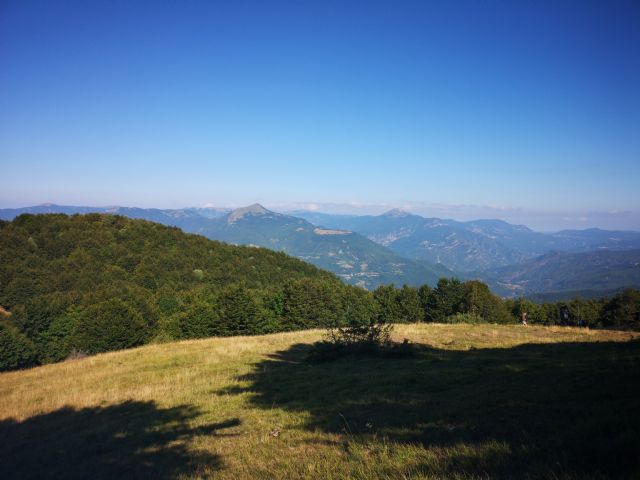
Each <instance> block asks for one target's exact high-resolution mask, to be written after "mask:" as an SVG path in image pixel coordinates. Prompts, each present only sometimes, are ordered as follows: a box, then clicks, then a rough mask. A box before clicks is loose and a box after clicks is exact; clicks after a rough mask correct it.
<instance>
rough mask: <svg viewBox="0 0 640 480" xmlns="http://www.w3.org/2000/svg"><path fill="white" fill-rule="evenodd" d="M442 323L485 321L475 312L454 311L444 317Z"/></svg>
mask: <svg viewBox="0 0 640 480" xmlns="http://www.w3.org/2000/svg"><path fill="white" fill-rule="evenodd" d="M444 323H486V320H485V319H484V318H482V317H481V316H480V315H477V314H475V313H455V314H453V315H449V316H448V317H447V318H445V319H444Z"/></svg>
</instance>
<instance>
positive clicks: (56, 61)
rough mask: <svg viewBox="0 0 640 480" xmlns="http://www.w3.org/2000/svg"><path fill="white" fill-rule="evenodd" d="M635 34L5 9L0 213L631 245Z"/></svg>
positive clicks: (540, 19)
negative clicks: (344, 215)
mask: <svg viewBox="0 0 640 480" xmlns="http://www.w3.org/2000/svg"><path fill="white" fill-rule="evenodd" d="M638 25H640V4H639V3H638V2H637V1H616V2H582V1H567V2H550V1H548V2H547V1H542V2H529V3H526V4H525V3H524V2H497V1H488V2H475V1H453V2H403V1H393V2H391V1H389V2H374V1H372V2H348V1H340V2H331V1H328V2H244V1H239V2H212V1H192V2H162V3H158V2H144V1H143V2H122V1H94V2H74V1H65V2H40V1H27V2H19V1H14V0H8V1H5V2H3V3H2V6H0V72H1V74H0V206H1V207H18V206H27V205H33V204H38V203H44V202H55V203H59V204H75V205H116V204H117V205H133V206H140V207H161V208H178V207H184V206H186V205H198V206H202V205H205V204H207V203H212V204H214V205H217V206H230V205H246V204H249V203H252V202H255V201H259V202H262V203H264V204H266V205H268V206H276V205H283V206H285V205H286V206H287V207H286V208H287V209H288V208H290V207H289V206H291V208H292V209H295V208H297V207H296V206H295V204H296V203H297V202H305V201H313V202H315V203H318V204H319V205H329V204H333V205H345V204H346V205H356V207H357V206H358V205H375V206H380V207H385V208H386V207H387V206H389V207H400V208H403V207H404V206H405V205H410V206H411V207H412V211H415V212H416V213H420V214H424V215H429V216H438V217H445V218H446V217H449V218H458V219H463V220H464V219H469V218H483V217H484V218H487V217H488V218H503V219H505V220H508V221H510V222H513V223H525V224H527V225H529V226H532V227H534V228H537V229H545V230H551V229H559V228H587V227H592V226H599V227H604V228H617V229H638V228H640V225H639V222H638V217H639V214H638V212H639V210H640V207H639V206H640V189H638V188H637V184H638V179H639V178H640V134H639V132H640V89H638V87H637V86H638V85H640V28H638ZM482 206H488V207H482ZM356 207H354V208H352V210H351V211H352V213H356V212H358V211H359V210H358V208H356ZM376 208H377V207H376ZM438 208H440V212H441V213H438V211H437V209H438ZM381 211H382V208H380V209H379V210H376V212H373V213H380V212H381ZM365 213H372V212H365ZM476 213H477V214H476Z"/></svg>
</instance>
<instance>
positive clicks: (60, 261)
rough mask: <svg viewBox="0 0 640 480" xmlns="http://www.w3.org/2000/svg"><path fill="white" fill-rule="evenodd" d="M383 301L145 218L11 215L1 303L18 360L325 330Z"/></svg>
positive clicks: (306, 268) (3, 237)
mask: <svg viewBox="0 0 640 480" xmlns="http://www.w3.org/2000/svg"><path fill="white" fill-rule="evenodd" d="M371 303H372V299H371V295H370V294H368V293H367V292H365V291H364V290H361V289H358V288H355V287H348V286H346V285H344V284H343V283H342V282H341V281H339V280H338V279H337V278H336V277H334V276H333V275H332V274H330V273H328V272H325V271H322V270H320V269H318V268H316V267H314V266H312V265H309V264H307V263H304V262H302V261H300V260H297V259H294V258H292V257H289V256H287V255H285V254H283V253H278V252H274V251H271V250H267V249H263V248H253V247H237V246H231V245H226V244H223V243H219V242H215V241H211V240H208V239H205V238H203V237H200V236H197V235H190V234H185V233H183V232H182V231H180V230H179V229H177V228H172V227H166V226H162V225H159V224H155V223H151V222H147V221H143V220H131V219H128V218H124V217H119V216H112V215H101V214H89V215H84V216H79V215H76V216H71V217H68V216H65V215H22V216H20V217H18V218H16V219H15V220H14V221H13V222H11V223H8V222H0V306H1V307H3V308H4V309H6V310H7V311H8V312H10V315H3V317H2V318H0V337H1V338H0V343H1V344H2V355H4V356H8V357H12V356H13V357H12V358H15V362H14V363H15V366H20V365H24V364H30V363H33V362H36V361H37V362H50V361H57V360H60V359H63V358H66V357H67V356H68V355H69V354H70V353H72V351H74V350H77V351H81V352H85V353H96V352H101V351H107V350H114V349H119V348H127V347H131V346H135V345H139V344H142V343H146V342H149V341H152V340H170V339H178V338H193V337H205V336H211V335H237V334H243V333H266V332H272V331H283V330H291V329H299V328H305V327H310V326H317V325H320V324H322V323H323V322H330V321H336V320H340V319H343V318H344V316H345V311H346V308H349V309H350V311H352V312H358V309H359V308H360V307H361V306H363V308H365V309H366V308H371ZM362 315H363V316H364V315H366V314H365V313H363V314H362ZM8 338H11V339H12V342H13V340H15V342H13V343H12V345H14V346H13V347H11V348H9V347H8V346H7V345H9V342H8V340H7V339H8ZM16 342H17V343H16ZM12 352H13V353H12Z"/></svg>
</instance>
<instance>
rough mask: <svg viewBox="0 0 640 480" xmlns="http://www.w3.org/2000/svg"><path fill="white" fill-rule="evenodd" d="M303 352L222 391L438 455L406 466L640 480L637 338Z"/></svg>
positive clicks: (264, 365) (284, 354)
mask: <svg viewBox="0 0 640 480" xmlns="http://www.w3.org/2000/svg"><path fill="white" fill-rule="evenodd" d="M313 348H314V347H312V346H309V345H294V346H293V347H291V348H290V349H288V350H286V351H281V352H278V353H277V354H276V355H272V356H270V357H269V358H266V359H265V360H263V361H261V362H259V363H257V364H256V365H255V367H254V370H253V372H252V373H250V374H248V375H246V376H244V377H241V378H240V379H239V380H240V381H242V382H248V386H246V387H244V388H240V387H236V388H231V389H227V390H225V391H224V393H231V394H233V393H239V392H246V391H249V392H251V393H253V395H252V396H251V398H252V402H253V403H254V404H255V405H257V406H259V407H262V408H266V409H270V408H273V407H277V408H281V409H284V410H288V411H294V412H305V413H307V414H308V415H307V417H308V421H307V422H306V424H305V425H304V427H303V428H305V429H309V430H311V431H313V430H320V431H325V432H331V433H342V434H344V436H345V440H356V441H362V442H365V443H366V442H370V443H372V444H375V443H382V442H381V441H382V440H383V439H384V441H387V440H388V441H391V442H397V443H402V444H419V445H423V446H425V447H427V448H429V449H433V450H432V451H433V452H439V453H437V455H439V456H441V458H442V460H438V461H436V462H435V463H433V462H432V463H422V464H420V463H419V462H418V464H416V465H412V466H411V471H410V472H409V471H407V473H411V474H425V475H428V474H437V475H444V476H450V475H457V474H462V475H478V476H482V477H485V476H491V477H492V478H496V477H498V478H499V477H502V478H515V477H517V478H543V477H544V478H549V477H554V478H558V477H573V478H582V477H584V476H585V474H588V475H589V476H591V477H594V478H599V477H604V478H611V477H612V478H621V477H630V478H631V477H633V478H640V460H639V459H640V342H637V341H634V342H628V343H613V342H607V343H561V344H528V345H521V346H517V347H514V348H504V349H498V348H493V349H472V350H468V351H456V350H438V349H433V348H430V347H427V346H420V345H418V346H415V349H416V354H415V355H414V356H412V357H407V358H395V359H389V358H379V357H378V358H376V357H371V356H369V357H367V356H359V357H356V356H351V357H344V358H341V359H338V360H334V361H331V362H325V363H311V362H309V361H307V360H306V359H307V358H308V357H309V354H310V353H313V352H312V349H313ZM347 443H348V442H347ZM407 468H409V467H407ZM392 476H393V475H392Z"/></svg>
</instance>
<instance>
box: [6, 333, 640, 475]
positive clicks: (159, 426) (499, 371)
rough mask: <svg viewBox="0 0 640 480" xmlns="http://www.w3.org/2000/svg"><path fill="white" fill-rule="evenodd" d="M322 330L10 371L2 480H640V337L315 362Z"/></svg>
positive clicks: (427, 339)
mask: <svg viewBox="0 0 640 480" xmlns="http://www.w3.org/2000/svg"><path fill="white" fill-rule="evenodd" d="M322 335H323V332H322V331H318V330H314V331H303V332H293V333H284V334H273V335H267V336H256V337H233V338H213V339H207V340H197V341H184V342H178V343H170V344H159V345H148V346H144V347H141V348H137V349H133V350H127V351H120V352H113V353H107V354H102V355H96V356H93V357H88V358H85V359H81V360H73V361H67V362H64V363H60V364H53V365H47V366H42V367H38V368H33V369H31V370H25V371H15V372H8V373H2V374H0V478H7V479H8V478H20V479H23V478H92V479H99V478H114V477H117V478H136V477H147V478H154V479H155V478H220V479H255V478H258V479H259V478H322V479H345V478H357V479H368V478H380V479H403V478H425V479H427V478H465V479H466V478H532V479H533V478H549V479H559V478H571V479H583V478H594V479H595V478H639V477H640V460H639V459H640V341H639V340H640V335H638V334H634V333H628V332H613V331H594V330H587V329H576V328H561V327H538V326H529V327H522V326H520V325H509V326H497V325H438V324H419V325H399V326H396V328H395V330H394V337H395V338H396V340H399V341H401V340H402V339H404V338H408V339H409V340H410V341H411V342H412V343H413V344H414V346H415V354H414V355H412V356H407V357H400V358H377V357H345V358H341V359H339V360H334V361H328V362H322V363H317V362H316V363H313V362H309V361H307V360H306V356H307V354H308V352H309V350H310V349H311V348H312V347H311V345H312V343H313V342H315V341H317V340H319V339H321V337H322Z"/></svg>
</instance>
